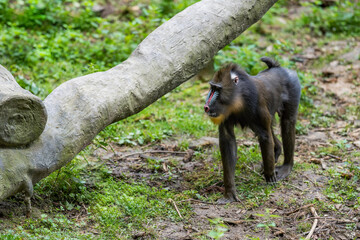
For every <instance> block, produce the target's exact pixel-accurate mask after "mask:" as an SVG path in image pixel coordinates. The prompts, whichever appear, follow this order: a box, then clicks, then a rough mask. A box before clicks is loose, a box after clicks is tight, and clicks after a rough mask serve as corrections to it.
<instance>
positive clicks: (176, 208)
mask: <svg viewBox="0 0 360 240" xmlns="http://www.w3.org/2000/svg"><path fill="white" fill-rule="evenodd" d="M168 201H169V202H171V203H172V204H173V205H174V207H175V210H176V212H177V213H178V214H179V217H180V218H181V219H183V217H182V216H181V213H180V211H179V209H178V207H177V206H176V203H175V201H174V200H172V199H171V198H169V199H168Z"/></svg>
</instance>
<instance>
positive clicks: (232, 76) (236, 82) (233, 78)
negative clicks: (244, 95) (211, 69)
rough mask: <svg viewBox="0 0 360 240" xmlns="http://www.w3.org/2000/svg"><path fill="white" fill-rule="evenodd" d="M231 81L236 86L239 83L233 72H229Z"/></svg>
mask: <svg viewBox="0 0 360 240" xmlns="http://www.w3.org/2000/svg"><path fill="white" fill-rule="evenodd" d="M230 77H231V80H232V81H233V82H234V83H235V85H237V84H238V83H239V77H238V76H237V75H236V73H234V72H230Z"/></svg>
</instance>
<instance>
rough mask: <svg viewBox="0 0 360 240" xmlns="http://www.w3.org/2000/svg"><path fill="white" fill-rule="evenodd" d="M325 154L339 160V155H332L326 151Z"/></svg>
mask: <svg viewBox="0 0 360 240" xmlns="http://www.w3.org/2000/svg"><path fill="white" fill-rule="evenodd" d="M326 155H328V156H329V157H331V158H335V159H336V160H339V161H341V157H338V156H335V155H332V154H330V153H328V154H326Z"/></svg>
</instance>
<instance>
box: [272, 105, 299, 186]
mask: <svg viewBox="0 0 360 240" xmlns="http://www.w3.org/2000/svg"><path fill="white" fill-rule="evenodd" d="M296 116H297V112H296V111H295V112H293V113H291V112H290V113H289V112H284V114H283V115H282V117H281V137H282V141H283V148H284V164H283V165H282V166H280V167H276V176H277V179H278V180H281V179H284V178H286V177H287V176H288V175H289V174H290V173H291V170H292V168H293V166H294V150H295V124H296Z"/></svg>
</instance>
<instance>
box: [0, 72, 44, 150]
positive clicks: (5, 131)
mask: <svg viewBox="0 0 360 240" xmlns="http://www.w3.org/2000/svg"><path fill="white" fill-rule="evenodd" d="M0 86H1V87H0V146H7V147H18V146H22V145H26V144H29V143H31V142H32V141H34V140H35V139H37V138H38V137H39V136H40V134H41V133H42V132H43V130H44V128H45V124H46V120H47V114H46V109H45V106H44V104H43V103H42V101H41V100H40V98H38V97H36V96H34V95H32V94H31V93H30V92H29V91H27V90H25V89H22V88H21V87H20V86H19V84H17V82H16V80H15V79H14V77H13V76H12V75H11V73H10V72H9V71H8V70H6V69H5V68H4V67H3V66H1V65H0Z"/></svg>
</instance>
